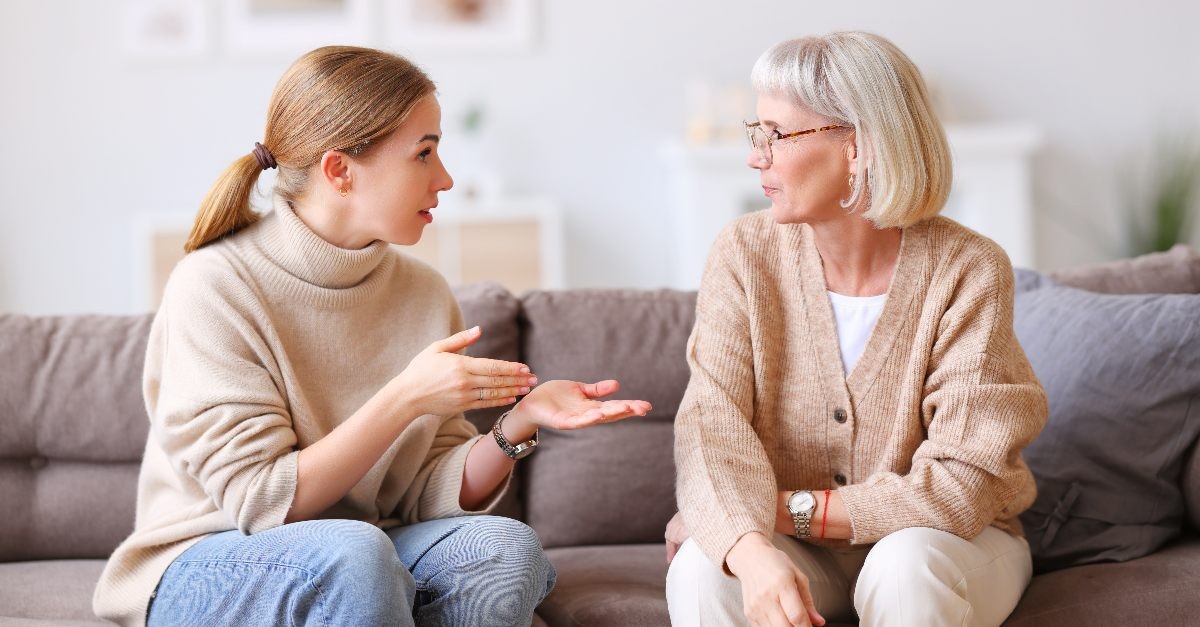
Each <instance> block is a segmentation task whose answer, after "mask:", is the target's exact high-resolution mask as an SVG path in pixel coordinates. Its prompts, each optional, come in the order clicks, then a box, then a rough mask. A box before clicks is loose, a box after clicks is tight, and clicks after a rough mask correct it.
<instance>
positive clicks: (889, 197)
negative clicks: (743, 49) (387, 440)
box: [751, 32, 953, 228]
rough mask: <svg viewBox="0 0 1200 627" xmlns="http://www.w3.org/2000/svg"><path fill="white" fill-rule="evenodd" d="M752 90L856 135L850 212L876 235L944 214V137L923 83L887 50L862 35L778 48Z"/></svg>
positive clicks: (758, 67)
mask: <svg viewBox="0 0 1200 627" xmlns="http://www.w3.org/2000/svg"><path fill="white" fill-rule="evenodd" d="M751 81H752V83H753V84H754V89H755V90H756V91H757V92H759V93H761V94H766V95H770V96H773V97H779V98H785V99H789V100H791V101H792V102H794V103H795V104H796V105H798V106H800V107H802V108H804V109H807V110H809V111H812V112H813V113H816V114H817V115H821V116H824V117H826V118H829V119H830V120H833V121H835V122H836V123H839V124H845V125H848V126H853V127H854V129H855V131H856V137H855V146H856V148H857V150H858V155H859V159H858V171H857V174H856V176H855V181H854V185H853V189H852V190H851V194H850V198H849V199H848V200H846V201H843V203H842V206H843V207H853V206H855V205H856V204H858V203H859V202H860V200H861V199H862V198H863V196H864V194H865V195H866V198H867V202H868V208H867V211H866V212H865V213H864V214H863V217H865V218H867V219H869V220H871V221H872V222H873V223H875V225H876V226H877V227H879V228H890V227H906V226H910V225H912V224H916V223H917V222H920V221H922V220H925V219H927V218H931V217H933V216H935V215H937V214H938V212H940V211H941V210H942V206H943V205H945V203H946V197H947V196H948V195H949V194H950V183H951V180H952V176H953V175H952V168H951V157H950V147H949V145H948V144H947V143H946V133H945V131H944V130H943V129H942V125H941V123H940V122H938V120H937V117H936V116H935V115H934V113H933V107H932V105H931V104H930V102H929V95H928V94H927V92H926V88H925V82H924V80H923V79H922V78H921V73H920V72H919V71H918V70H917V67H916V66H915V65H913V62H912V61H911V60H909V58H908V57H907V56H905V54H904V53H903V52H901V51H900V49H899V48H897V47H896V46H895V45H894V44H893V43H892V42H890V41H888V40H887V39H884V38H883V37H880V36H879V35H874V34H871V33H864V32H842V33H832V34H829V35H826V36H823V37H803V38H800V39H792V40H789V41H784V42H781V43H779V44H776V45H774V46H772V47H771V48H770V49H769V50H767V51H766V52H764V53H763V54H762V56H761V57H759V58H758V61H757V62H755V64H754V70H753V71H752V72H751Z"/></svg>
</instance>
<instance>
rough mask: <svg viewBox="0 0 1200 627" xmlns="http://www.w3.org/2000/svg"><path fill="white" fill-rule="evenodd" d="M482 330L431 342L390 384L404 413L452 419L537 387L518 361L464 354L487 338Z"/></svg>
mask: <svg viewBox="0 0 1200 627" xmlns="http://www.w3.org/2000/svg"><path fill="white" fill-rule="evenodd" d="M482 334H483V331H482V330H481V329H480V328H479V327H472V328H470V329H467V330H465V331H461V332H459V333H455V334H454V335H451V336H450V337H448V338H446V339H444V340H438V341H436V342H434V343H433V344H430V345H429V346H428V347H426V348H425V350H423V351H421V352H420V353H418V354H417V356H416V357H413V359H412V361H411V362H409V364H408V367H406V368H405V369H404V372H401V373H400V374H399V375H398V376H397V377H396V378H394V379H392V380H391V382H390V383H388V387H389V388H391V389H392V391H394V392H395V393H396V395H397V397H398V398H399V399H401V400H400V403H401V404H402V405H403V408H404V409H405V410H409V411H411V412H415V413H416V414H417V415H424V414H433V415H435V416H452V415H454V414H460V413H462V412H465V411H468V410H471V409H482V408H485V407H501V406H504V405H511V404H513V403H515V402H517V397H518V396H522V395H524V394H528V393H529V390H530V389H532V388H533V386H535V385H537V377H536V376H534V375H533V374H532V373H530V372H529V366H526V365H525V364H522V363H517V362H513V361H500V360H498V359H482V358H478V357H467V356H465V355H459V354H458V351H460V350H462V349H464V348H466V347H468V346H470V345H471V344H474V343H475V341H476V340H478V339H479V338H480V336H482Z"/></svg>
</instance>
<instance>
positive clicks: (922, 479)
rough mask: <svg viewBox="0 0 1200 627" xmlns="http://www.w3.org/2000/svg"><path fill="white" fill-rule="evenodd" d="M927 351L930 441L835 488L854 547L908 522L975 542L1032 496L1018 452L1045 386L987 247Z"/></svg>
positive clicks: (1001, 268) (1042, 407)
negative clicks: (897, 467) (902, 467)
mask: <svg viewBox="0 0 1200 627" xmlns="http://www.w3.org/2000/svg"><path fill="white" fill-rule="evenodd" d="M955 283H956V284H953V285H950V286H947V288H946V289H953V290H954V292H953V293H954V296H953V297H951V298H950V299H949V301H948V302H949V307H948V308H947V309H946V311H945V313H944V314H943V316H942V319H941V323H940V325H939V328H938V332H937V338H936V340H935V342H934V344H933V348H932V351H931V354H930V356H929V361H928V363H929V370H928V372H927V373H926V380H925V381H926V382H925V389H924V396H923V400H922V404H921V413H922V418H923V419H924V420H925V421H926V422H927V424H928V430H927V434H928V436H927V439H926V440H925V441H924V442H922V443H921V445H920V446H919V447H918V448H917V451H916V454H915V455H914V456H913V461H912V467H911V469H910V470H909V471H908V473H907V474H905V475H903V476H902V475H898V474H895V473H887V472H881V473H876V474H874V475H872V476H870V477H868V478H867V479H866V480H865V481H864V482H862V483H860V484H856V485H850V486H846V487H844V488H841V489H839V490H838V492H839V494H841V496H842V499H843V501H844V503H845V505H846V509H847V511H848V513H849V517H850V523H851V526H852V528H853V538H852V542H854V543H871V542H877V541H878V540H880V539H881V538H883V537H884V536H886V535H888V534H890V533H892V532H894V531H898V530H900V529H904V528H908V527H931V528H934V529H940V530H943V531H947V532H950V533H953V534H955V535H957V536H960V537H963V538H972V537H974V536H976V535H978V534H979V533H980V532H982V531H983V530H984V529H985V528H986V527H987V526H988V525H989V524H991V523H992V522H993V521H995V520H997V519H998V518H1000V517H1004V518H1011V517H1014V516H1016V515H1017V514H1019V513H1020V512H1021V511H1023V510H1024V509H1026V508H1028V507H1029V505H1030V504H1031V503H1032V502H1033V497H1034V495H1035V491H1036V488H1035V487H1034V484H1033V476H1032V474H1031V473H1030V472H1029V469H1028V467H1027V466H1026V465H1025V463H1024V461H1023V460H1022V459H1021V455H1020V452H1021V450H1022V449H1023V448H1025V447H1026V446H1027V445H1028V444H1029V443H1030V442H1032V441H1033V439H1034V437H1036V436H1037V434H1038V433H1039V432H1040V431H1041V429H1042V426H1043V425H1044V424H1045V422H1046V416H1047V413H1048V406H1047V401H1046V395H1045V392H1044V391H1043V390H1042V387H1041V384H1039V383H1038V380H1037V377H1036V376H1035V375H1034V373H1033V368H1032V367H1031V366H1030V364H1029V360H1028V359H1027V358H1026V357H1025V353H1024V351H1023V350H1022V349H1021V346H1020V344H1019V343H1018V342H1017V339H1016V336H1015V334H1014V332H1013V275H1012V268H1011V266H1010V265H1009V262H1008V258H1007V256H1005V255H1004V253H1003V251H1000V250H999V248H995V249H994V250H993V249H989V250H988V251H987V253H986V254H982V255H980V256H979V258H977V259H976V260H974V261H973V262H972V263H971V264H969V265H967V266H966V267H965V270H964V271H963V272H962V273H961V276H960V277H959V279H958V281H957V282H955Z"/></svg>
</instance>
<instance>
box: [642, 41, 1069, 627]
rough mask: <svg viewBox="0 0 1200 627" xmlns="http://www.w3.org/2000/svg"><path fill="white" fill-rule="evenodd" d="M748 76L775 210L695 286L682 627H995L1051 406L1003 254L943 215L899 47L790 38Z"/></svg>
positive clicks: (1022, 546) (938, 143) (753, 127)
mask: <svg viewBox="0 0 1200 627" xmlns="http://www.w3.org/2000/svg"><path fill="white" fill-rule="evenodd" d="M752 80H753V83H754V87H755V90H756V91H757V93H758V102H757V113H758V120H757V121H756V122H754V123H751V124H747V132H748V134H749V136H750V143H751V146H752V149H751V152H750V155H749V160H748V165H749V166H750V167H752V168H754V169H756V170H758V171H759V174H760V176H761V179H762V186H763V191H764V192H765V193H766V195H767V197H768V198H770V200H771V208H770V210H769V211H764V212H759V213H755V214H751V215H748V216H745V217H743V218H740V219H738V220H737V221H735V222H734V223H733V224H731V225H730V226H729V227H728V228H726V229H725V231H724V232H723V233H722V234H721V236H720V237H719V238H718V240H717V242H716V243H715V244H714V246H713V248H712V252H711V254H710V255H709V260H708V265H707V268H706V270H705V275H704V278H703V281H702V284H701V288H700V294H699V299H698V303H697V307H696V326H695V328H694V330H693V333H692V337H691V340H690V342H689V345H688V360H689V363H690V365H691V370H692V377H691V381H690V382H689V385H688V389H687V392H686V394H685V396H684V399H683V402H682V404H681V406H680V409H679V414H678V417H677V419H676V423H675V428H676V442H675V456H676V463H677V465H678V496H679V507H680V514H681V516H677V517H676V519H674V520H673V521H672V522H671V523H670V525H669V526H668V528H667V532H666V537H667V542H668V554H669V559H670V554H672V553H674V550H675V549H676V548H677V549H678V553H677V554H674V559H673V561H672V562H671V566H670V570H669V572H668V576H667V597H668V602H669V606H670V611H671V619H672V622H674V623H675V624H677V625H695V624H701V623H703V624H707V625H737V624H745V623H747V622H749V623H750V624H753V625H809V624H810V623H811V624H816V625H821V624H824V621H825V619H826V618H828V619H832V620H855V619H857V620H860V621H861V624H862V625H864V626H867V625H870V626H874V625H925V626H929V625H998V624H1000V623H1001V622H1002V621H1003V620H1004V619H1005V618H1006V617H1007V616H1008V614H1009V613H1010V612H1011V611H1012V609H1013V607H1014V606H1015V605H1016V603H1017V601H1018V600H1019V599H1020V596H1021V593H1022V592H1023V590H1024V589H1025V586H1026V585H1027V583H1028V582H1029V578H1030V573H1031V564H1030V555H1029V547H1028V545H1027V544H1026V542H1025V540H1024V539H1023V538H1022V537H1021V526H1020V522H1019V521H1018V520H1017V515H1018V514H1020V513H1021V511H1023V510H1024V509H1026V508H1027V507H1029V505H1030V504H1031V503H1032V502H1033V498H1034V490H1035V488H1034V483H1033V477H1032V475H1031V474H1030V473H1029V469H1028V468H1027V467H1026V465H1025V463H1024V462H1023V461H1022V460H1021V455H1020V451H1021V449H1022V448H1024V447H1025V446H1026V445H1027V444H1029V442H1030V441H1031V440H1032V439H1033V438H1034V436H1036V435H1037V433H1038V432H1039V431H1040V429H1041V428H1042V425H1043V424H1044V422H1045V420H1046V414H1047V405H1046V397H1045V394H1044V393H1043V391H1042V388H1041V386H1040V385H1039V384H1038V381H1037V378H1036V377H1035V376H1034V373H1033V370H1032V368H1031V367H1030V365H1029V362H1028V360H1027V359H1026V357H1025V354H1024V352H1023V351H1022V350H1021V347H1020V345H1019V344H1018V343H1017V340H1016V338H1015V337H1014V335H1013V328H1012V308H1013V275H1012V268H1011V266H1010V264H1009V261H1008V257H1007V256H1006V255H1005V253H1004V251H1003V250H1001V249H1000V247H999V246H997V245H996V244H995V243H994V242H992V241H991V240H988V239H986V238H984V237H982V236H980V235H978V234H976V233H974V232H972V231H970V230H968V229H966V228H964V227H962V226H960V225H959V224H957V223H955V222H953V221H951V220H949V219H946V218H942V217H938V215H937V214H938V212H939V211H940V210H941V208H942V206H943V204H944V203H945V201H946V196H947V194H948V192H949V189H950V175H951V167H950V153H949V149H948V147H947V144H946V139H945V135H944V133H943V131H942V127H941V125H940V124H939V123H938V121H937V119H936V118H935V117H934V115H933V112H932V110H931V108H930V105H929V100H928V97H927V96H926V91H925V86H924V83H923V81H922V80H921V77H920V74H919V73H918V71H917V69H916V67H914V66H913V64H912V62H911V61H909V59H908V58H907V57H906V56H905V55H904V54H903V53H902V52H900V50H898V49H897V48H896V47H895V46H894V45H892V44H891V43H890V42H888V41H886V40H885V39H883V38H881V37H878V36H874V35H870V34H867V33H835V34H832V35H829V36H826V37H807V38H803V39H797V40H793V41H785V42H783V43H781V44H778V45H776V46H774V47H772V48H771V49H770V50H768V51H767V52H766V53H764V54H763V55H762V57H761V58H759V60H758V62H757V63H756V64H755V66H754V71H753V74H752ZM729 574H732V575H733V576H732V577H731V576H729Z"/></svg>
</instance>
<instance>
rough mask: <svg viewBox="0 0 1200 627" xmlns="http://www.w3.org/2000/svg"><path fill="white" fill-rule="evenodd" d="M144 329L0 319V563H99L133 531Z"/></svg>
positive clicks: (81, 319) (115, 320)
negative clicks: (0, 511) (60, 560)
mask: <svg viewBox="0 0 1200 627" xmlns="http://www.w3.org/2000/svg"><path fill="white" fill-rule="evenodd" d="M150 321H151V317H150V316H148V315H147V316H63V317H59V316H48V317H28V316H19V315H0V355H3V356H4V361H5V364H4V367H3V368H0V503H3V504H4V515H2V516H0V560H22V559H53V558H66V557H76V558H78V557H106V556H107V555H108V554H109V553H110V552H111V551H112V549H113V548H115V547H116V545H117V543H119V542H120V541H121V540H122V539H123V538H124V537H125V536H126V535H128V534H129V532H130V530H132V529H133V514H134V494H135V490H136V482H137V467H138V464H139V463H140V460H141V457H142V450H143V448H144V446H145V442H146V432H147V430H148V426H149V423H148V420H147V418H146V410H145V407H144V405H143V403H142V364H143V359H144V354H145V351H146V336H147V335H148V333H149V330H150Z"/></svg>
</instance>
